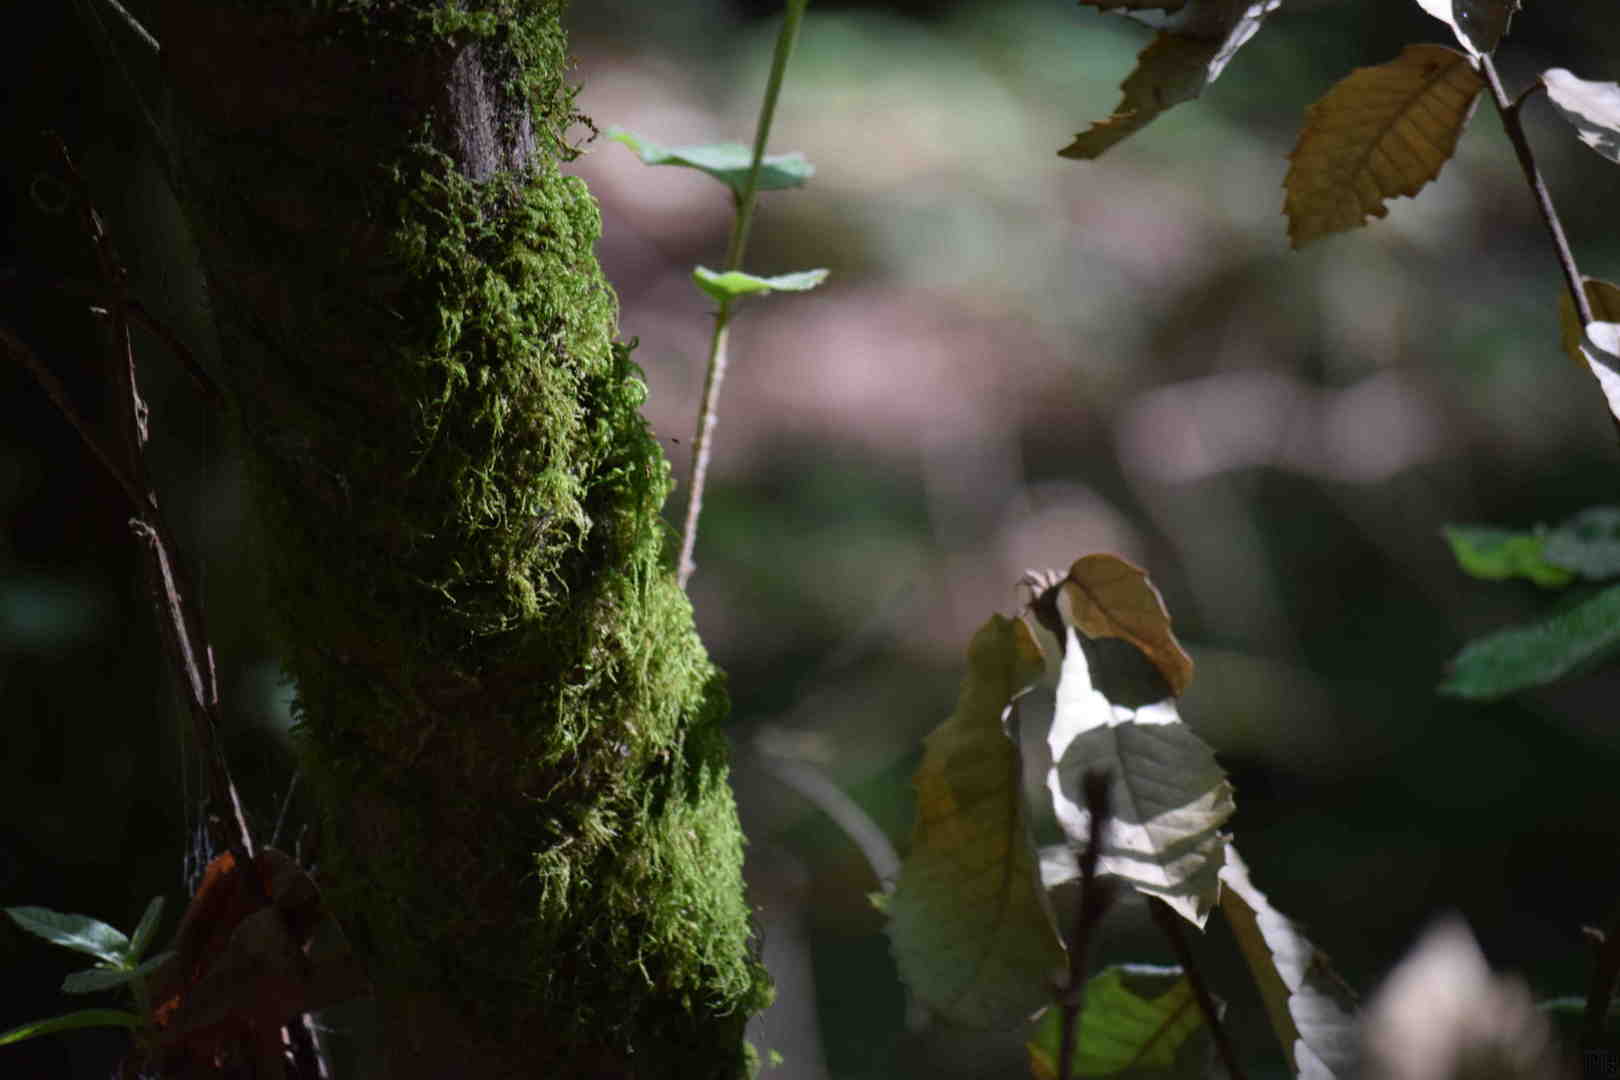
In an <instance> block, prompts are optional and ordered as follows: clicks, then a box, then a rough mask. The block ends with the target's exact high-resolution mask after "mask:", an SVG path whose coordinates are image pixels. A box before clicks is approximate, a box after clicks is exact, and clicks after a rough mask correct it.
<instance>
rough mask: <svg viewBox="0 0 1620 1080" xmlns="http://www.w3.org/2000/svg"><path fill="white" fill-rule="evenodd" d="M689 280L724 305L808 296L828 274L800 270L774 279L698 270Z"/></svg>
mask: <svg viewBox="0 0 1620 1080" xmlns="http://www.w3.org/2000/svg"><path fill="white" fill-rule="evenodd" d="M692 280H693V281H695V282H697V286H698V288H700V289H702V290H703V291H704V292H706V293H708V294H709V295H710V296H712V297H714V299H715V300H717V301H720V302H722V303H723V302H725V301H727V300H736V299H739V298H741V297H744V296H756V295H759V296H763V295H766V294H769V293H773V292H809V291H810V290H811V289H813V288H815V287H816V286H817V285H820V284H821V283H822V282H823V281H826V280H827V271H825V270H799V271H797V272H795V273H792V274H778V275H776V276H775V277H755V276H754V275H753V274H745V273H743V272H742V271H741V270H728V271H726V272H725V273H719V272H717V271H714V270H710V269H708V268H706V267H702V266H700V267H698V268H697V269H695V270H693V271H692Z"/></svg>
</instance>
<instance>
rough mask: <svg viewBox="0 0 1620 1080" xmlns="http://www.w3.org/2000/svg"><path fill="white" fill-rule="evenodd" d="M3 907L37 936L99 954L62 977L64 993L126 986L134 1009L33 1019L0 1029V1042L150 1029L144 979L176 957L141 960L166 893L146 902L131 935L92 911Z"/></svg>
mask: <svg viewBox="0 0 1620 1080" xmlns="http://www.w3.org/2000/svg"><path fill="white" fill-rule="evenodd" d="M5 911H6V914H7V915H9V916H11V920H12V922H14V923H16V924H17V925H18V926H20V927H22V929H24V930H26V931H28V932H29V933H30V934H33V935H34V936H35V937H40V938H44V939H45V940H46V941H49V942H50V943H51V944H52V945H59V946H61V947H62V948H64V949H71V950H73V951H74V952H77V953H82V954H84V955H86V956H91V957H94V958H95V960H96V963H95V964H94V965H92V966H91V967H88V968H85V969H84V970H82V971H75V972H73V973H72V974H70V975H68V977H67V978H66V979H64V980H63V981H62V992H63V993H67V994H92V993H96V992H97V991H100V990H111V989H112V988H114V987H118V986H127V987H128V988H129V993H130V996H131V998H132V999H133V1002H134V1005H135V1009H134V1011H128V1010H123V1009H81V1010H79V1011H77V1012H71V1013H64V1014H63V1015H61V1016H52V1017H49V1018H48V1019H45V1020H35V1021H33V1022H32V1023H28V1024H23V1025H21V1026H20V1027H15V1028H12V1029H11V1030H10V1031H6V1032H0V1046H6V1045H8V1044H10V1043H18V1042H22V1041H23V1040H24V1039H32V1038H35V1037H36V1036H39V1035H52V1034H55V1033H57V1032H61V1031H73V1030H76V1029H78V1028H88V1027H121V1028H130V1029H132V1030H134V1031H136V1032H146V1031H150V1030H151V1027H152V1007H151V1002H150V1001H149V1000H148V998H147V994H146V979H147V977H148V976H150V975H151V974H152V973H153V972H155V971H156V970H157V969H158V968H160V967H162V966H163V965H164V964H165V963H166V962H167V961H168V960H169V958H170V957H171V956H173V955H174V954H173V953H172V952H164V953H159V954H158V955H156V956H153V957H150V958H147V959H144V960H143V959H142V958H143V957H145V956H146V950H147V949H148V948H150V947H151V945H152V941H153V939H154V938H155V937H156V935H157V930H158V925H159V923H160V922H161V921H162V919H163V897H161V896H155V897H153V898H152V901H151V903H149V904H147V905H146V912H145V913H144V914H143V915H142V916H141V921H140V923H139V924H138V925H137V926H136V927H135V932H134V933H133V934H125V933H124V932H123V931H122V930H119V929H117V928H116V927H113V926H109V925H107V924H106V923H104V922H102V921H101V920H100V919H93V918H91V917H90V916H88V915H67V914H63V913H61V912H58V911H52V910H50V909H49V908H42V907H10V908H6V909H5Z"/></svg>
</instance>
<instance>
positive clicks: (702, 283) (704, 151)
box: [608, 127, 827, 304]
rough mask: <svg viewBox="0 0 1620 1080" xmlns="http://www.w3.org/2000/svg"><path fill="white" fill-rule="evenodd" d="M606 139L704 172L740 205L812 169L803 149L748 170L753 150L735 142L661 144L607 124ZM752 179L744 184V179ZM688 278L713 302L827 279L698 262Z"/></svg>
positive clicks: (647, 160) (794, 183) (650, 159)
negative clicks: (711, 266) (722, 267)
mask: <svg viewBox="0 0 1620 1080" xmlns="http://www.w3.org/2000/svg"><path fill="white" fill-rule="evenodd" d="M608 138H610V139H613V140H614V141H616V142H621V143H623V144H624V145H626V146H628V147H629V148H630V149H631V150H634V151H635V152H636V156H637V157H639V158H641V160H642V162H643V164H646V165H679V166H682V167H684V168H688V169H696V170H698V171H699V172H701V173H707V174H708V175H709V176H712V177H714V178H715V179H716V180H718V181H720V182H721V183H722V184H724V185H726V187H727V188H729V189H730V190H731V197H732V200H733V201H734V202H736V203H737V204H738V206H739V207H740V206H741V205H742V204H743V203H744V202H745V201H746V200H747V199H749V198H750V197H751V196H752V195H753V194H755V193H758V192H761V191H780V190H783V189H785V188H795V187H803V186H804V183H805V181H807V180H809V179H810V177H812V176H814V175H815V173H816V167H815V166H814V165H812V164H810V162H809V161H808V160H807V159H806V158H805V156H804V155H803V154H800V153H792V154H767V155H765V157H764V158H763V159H762V160H761V161H760V165H759V172H758V175H754V170H753V163H754V156H753V153H752V152H751V151H750V150H749V149H748V148H747V147H746V146H743V145H742V144H741V143H712V144H709V145H704V146H672V147H666V146H661V145H659V144H658V143H655V142H653V141H652V140H651V139H647V138H644V137H642V136H640V135H637V134H635V133H633V132H629V131H625V130H624V129H623V128H619V127H612V128H609V129H608ZM750 179H752V180H753V186H752V188H750V186H749V180H750ZM692 280H693V281H694V282H696V283H697V287H698V288H700V289H702V290H703V291H704V292H705V293H707V294H708V295H709V296H711V297H713V298H714V300H715V302H717V303H720V304H731V303H733V302H735V301H737V300H740V299H742V298H743V297H745V296H765V295H768V294H770V293H773V292H808V291H809V290H811V289H813V288H815V287H816V286H817V285H820V284H821V283H822V282H823V281H825V280H827V271H826V270H800V271H797V272H795V273H791V274H778V275H776V276H775V277H758V276H756V275H754V274H748V273H744V272H743V271H741V270H727V271H716V270H710V269H708V268H707V267H703V266H699V267H697V268H696V269H694V270H693V271H692Z"/></svg>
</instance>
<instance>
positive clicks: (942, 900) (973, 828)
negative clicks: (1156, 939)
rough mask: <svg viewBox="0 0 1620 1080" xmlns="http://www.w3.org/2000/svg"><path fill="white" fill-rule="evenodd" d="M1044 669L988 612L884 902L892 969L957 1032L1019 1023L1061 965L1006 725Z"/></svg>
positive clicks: (930, 755)
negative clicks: (896, 877) (896, 968)
mask: <svg viewBox="0 0 1620 1080" xmlns="http://www.w3.org/2000/svg"><path fill="white" fill-rule="evenodd" d="M1041 669H1042V663H1041V654H1040V647H1039V646H1038V645H1037V644H1036V643H1035V639H1034V638H1033V637H1032V636H1031V635H1030V632H1029V629H1028V627H1026V626H1025V625H1024V623H1023V622H1022V621H1020V620H1017V619H1008V618H1005V617H1003V616H1001V615H994V616H992V617H991V618H990V620H989V621H988V622H986V623H985V624H984V625H983V626H981V627H980V628H979V631H978V633H976V634H974V635H973V641H972V644H971V645H969V647H968V670H967V675H966V676H965V677H964V678H963V680H962V690H961V694H960V696H959V697H958V698H957V703H956V711H955V712H953V713H952V714H951V717H950V719H948V720H946V721H945V722H944V723H943V724H941V725H939V727H937V728H935V729H934V730H933V731H932V732H931V733H930V734H929V736H928V738H927V739H926V740H925V742H924V751H923V761H922V765H921V766H919V767H918V769H917V775H916V778H915V784H916V787H917V825H916V828H915V830H914V831H913V833H912V840H911V853H910V854H909V855H908V856H907V857H906V859H905V861H904V863H902V865H901V868H900V880H899V882H898V884H897V885H896V887H895V891H894V894H893V895H892V896H891V897H890V898H889V903H888V915H889V926H888V933H889V941H890V943H891V945H892V947H893V949H894V957H895V961H896V963H897V964H898V965H899V968H900V974H901V975H902V976H903V977H904V978H905V980H906V983H907V985H909V986H910V987H911V989H912V992H913V993H915V994H916V995H917V997H918V998H919V999H920V1000H921V1001H923V1002H924V1003H925V1004H926V1005H928V1007H929V1008H931V1009H933V1010H934V1011H935V1012H937V1013H939V1014H940V1015H941V1016H942V1017H944V1018H945V1019H946V1020H949V1021H950V1022H952V1023H955V1024H959V1025H961V1026H964V1027H975V1028H1010V1027H1013V1026H1015V1025H1017V1024H1019V1023H1022V1022H1023V1021H1024V1020H1025V1019H1027V1018H1028V1017H1029V1016H1031V1015H1032V1014H1033V1013H1034V1012H1035V1011H1036V1010H1037V1009H1039V1008H1040V1007H1041V1005H1043V1004H1044V1003H1046V1002H1047V1001H1049V1000H1051V993H1052V991H1051V987H1052V981H1053V979H1054V978H1055V977H1057V976H1058V975H1059V974H1060V973H1061V972H1062V971H1063V968H1064V954H1063V946H1062V944H1061V943H1060V941H1059V939H1058V935H1057V931H1056V929H1055V928H1054V926H1053V923H1052V914H1051V909H1050V908H1049V906H1048V904H1047V899H1046V892H1045V890H1044V889H1042V888H1041V883H1040V880H1039V876H1038V871H1037V867H1036V856H1035V848H1034V844H1033V843H1032V841H1031V839H1030V836H1029V827H1028V822H1027V820H1026V815H1025V811H1024V801H1023V785H1022V783H1021V779H1020V764H1019V754H1018V747H1017V746H1016V745H1015V744H1014V743H1013V741H1012V740H1011V739H1010V738H1008V737H1007V732H1006V728H1005V727H1004V726H1003V725H1004V723H1005V722H1006V719H1007V717H1008V716H1009V715H1010V714H1012V712H1013V709H1014V708H1015V702H1016V699H1017V698H1018V696H1019V695H1020V694H1022V693H1023V692H1024V691H1025V690H1026V689H1028V688H1029V686H1030V685H1031V684H1032V683H1033V682H1034V681H1035V680H1036V679H1037V678H1039V677H1040V673H1041Z"/></svg>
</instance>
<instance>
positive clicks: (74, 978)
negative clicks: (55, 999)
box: [62, 952, 174, 994]
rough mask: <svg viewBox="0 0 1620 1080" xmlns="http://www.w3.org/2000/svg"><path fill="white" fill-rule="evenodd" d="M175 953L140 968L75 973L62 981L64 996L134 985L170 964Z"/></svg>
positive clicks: (113, 968)
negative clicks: (127, 984) (170, 959)
mask: <svg viewBox="0 0 1620 1080" xmlns="http://www.w3.org/2000/svg"><path fill="white" fill-rule="evenodd" d="M173 955H174V953H172V952H164V953H159V954H158V955H156V956H154V957H152V958H151V959H150V960H148V961H146V963H144V964H141V965H139V966H138V967H132V968H125V967H93V968H87V969H85V970H84V971H75V972H73V973H72V974H71V975H69V976H68V977H67V978H65V979H63V980H62V992H63V993H64V994H93V993H95V992H96V991H97V990H110V989H112V988H113V987H115V986H123V985H124V984H125V983H132V982H134V981H135V980H136V979H144V978H145V977H146V976H148V975H150V974H152V972H154V971H156V970H157V969H158V968H160V967H162V966H163V965H164V964H166V963H168V961H169V958H170V957H172V956H173Z"/></svg>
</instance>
